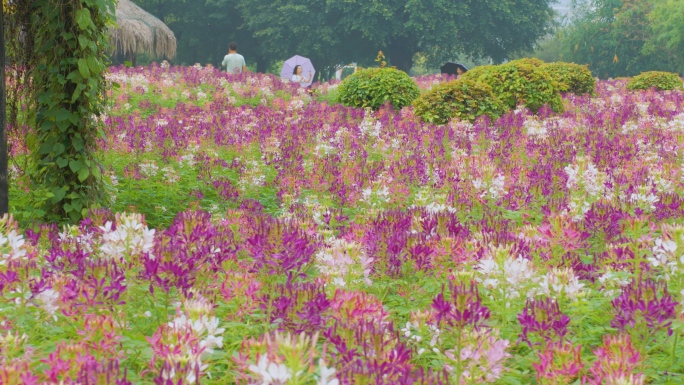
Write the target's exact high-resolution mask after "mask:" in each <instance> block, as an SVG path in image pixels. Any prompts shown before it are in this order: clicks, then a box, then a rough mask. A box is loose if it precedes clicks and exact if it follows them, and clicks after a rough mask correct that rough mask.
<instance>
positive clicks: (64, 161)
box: [57, 157, 69, 168]
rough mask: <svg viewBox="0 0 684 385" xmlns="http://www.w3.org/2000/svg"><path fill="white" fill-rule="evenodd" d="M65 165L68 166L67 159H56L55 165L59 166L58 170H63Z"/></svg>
mask: <svg viewBox="0 0 684 385" xmlns="http://www.w3.org/2000/svg"><path fill="white" fill-rule="evenodd" d="M67 164H69V160H68V159H64V158H62V157H59V158H57V165H58V166H59V168H64V167H66V165H67Z"/></svg>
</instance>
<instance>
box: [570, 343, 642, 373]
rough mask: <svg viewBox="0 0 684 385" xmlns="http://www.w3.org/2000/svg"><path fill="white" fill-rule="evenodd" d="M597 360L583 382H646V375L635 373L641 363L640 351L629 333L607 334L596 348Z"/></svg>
mask: <svg viewBox="0 0 684 385" xmlns="http://www.w3.org/2000/svg"><path fill="white" fill-rule="evenodd" d="M594 356H596V361H595V362H594V364H593V365H592V367H591V368H590V369H589V374H588V375H586V376H584V378H583V379H582V383H584V384H589V385H604V384H606V385H618V384H632V385H638V384H643V383H644V375H643V374H641V373H634V371H635V370H636V369H637V368H638V367H639V364H640V361H641V360H640V354H639V351H638V350H637V349H636V348H635V347H634V346H633V345H632V341H631V340H630V338H629V335H627V334H620V335H617V336H611V335H606V336H604V337H603V345H601V346H599V347H598V348H596V349H595V350H594Z"/></svg>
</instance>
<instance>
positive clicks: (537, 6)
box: [327, 0, 553, 71]
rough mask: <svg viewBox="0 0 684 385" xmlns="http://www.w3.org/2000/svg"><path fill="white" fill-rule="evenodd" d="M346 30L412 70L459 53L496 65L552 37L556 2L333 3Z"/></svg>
mask: <svg viewBox="0 0 684 385" xmlns="http://www.w3.org/2000/svg"><path fill="white" fill-rule="evenodd" d="M327 2H328V4H329V6H328V7H329V9H330V11H331V12H335V13H337V14H341V15H342V17H340V18H339V27H338V29H340V30H355V31H359V32H360V33H361V35H362V37H363V38H365V39H367V40H368V41H369V42H371V43H372V44H373V45H375V46H376V47H379V48H381V49H383V48H384V51H385V53H386V54H387V57H388V58H389V60H390V62H391V63H392V65H396V66H397V67H398V68H400V69H403V70H405V71H408V69H410V68H411V66H412V64H413V58H414V55H415V54H416V53H422V54H423V55H424V56H425V57H426V59H427V60H428V62H429V63H430V64H432V65H438V64H440V63H443V62H444V61H446V60H449V59H453V57H454V56H455V55H456V54H458V53H464V54H467V55H470V56H473V57H491V58H492V59H493V60H494V61H496V62H501V61H503V60H505V59H506V58H507V57H508V56H509V55H510V54H512V53H514V52H516V51H519V50H523V49H529V48H531V47H532V46H533V44H534V43H535V42H536V41H537V39H539V38H540V37H541V36H544V35H545V34H547V33H548V32H549V29H550V27H551V21H552V18H553V10H552V9H551V7H550V5H549V4H550V3H551V2H552V1H551V0H460V1H453V0H382V1H374V2H368V1H362V0H356V1H349V0H328V1H327Z"/></svg>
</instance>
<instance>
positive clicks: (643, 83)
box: [627, 71, 683, 91]
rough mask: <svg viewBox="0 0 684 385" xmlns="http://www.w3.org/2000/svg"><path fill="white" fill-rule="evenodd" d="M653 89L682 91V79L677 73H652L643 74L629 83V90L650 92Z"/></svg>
mask: <svg viewBox="0 0 684 385" xmlns="http://www.w3.org/2000/svg"><path fill="white" fill-rule="evenodd" d="M651 88H655V89H658V90H661V91H667V90H681V89H682V88H683V87H682V79H681V78H680V77H679V75H678V74H676V73H672V72H660V71H650V72H643V73H642V74H640V75H637V76H635V77H633V78H631V79H630V80H629V82H627V89H628V90H650V89H651Z"/></svg>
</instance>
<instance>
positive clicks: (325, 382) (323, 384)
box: [317, 359, 340, 385]
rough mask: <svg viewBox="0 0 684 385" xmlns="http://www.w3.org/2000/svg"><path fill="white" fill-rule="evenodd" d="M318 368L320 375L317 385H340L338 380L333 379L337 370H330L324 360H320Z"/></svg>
mask: <svg viewBox="0 0 684 385" xmlns="http://www.w3.org/2000/svg"><path fill="white" fill-rule="evenodd" d="M318 367H319V371H320V375H319V377H318V382H317V385H339V383H340V381H339V380H338V379H337V378H331V377H332V376H333V375H334V374H335V372H336V371H335V368H328V367H327V366H326V365H325V362H324V361H323V360H322V359H319V360H318Z"/></svg>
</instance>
